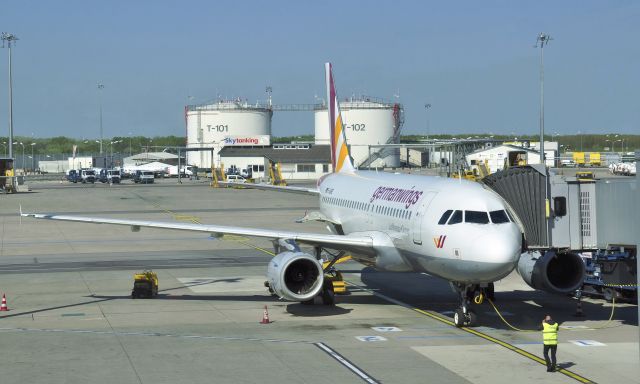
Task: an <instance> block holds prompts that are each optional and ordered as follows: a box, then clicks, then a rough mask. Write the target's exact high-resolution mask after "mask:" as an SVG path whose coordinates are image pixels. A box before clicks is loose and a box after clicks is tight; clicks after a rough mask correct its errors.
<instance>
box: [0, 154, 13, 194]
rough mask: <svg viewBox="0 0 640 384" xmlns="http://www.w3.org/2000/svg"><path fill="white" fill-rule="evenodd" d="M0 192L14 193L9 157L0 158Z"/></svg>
mask: <svg viewBox="0 0 640 384" xmlns="http://www.w3.org/2000/svg"><path fill="white" fill-rule="evenodd" d="M0 190H1V191H3V192H4V193H13V192H16V186H15V174H14V171H13V159H12V158H9V157H3V158H0Z"/></svg>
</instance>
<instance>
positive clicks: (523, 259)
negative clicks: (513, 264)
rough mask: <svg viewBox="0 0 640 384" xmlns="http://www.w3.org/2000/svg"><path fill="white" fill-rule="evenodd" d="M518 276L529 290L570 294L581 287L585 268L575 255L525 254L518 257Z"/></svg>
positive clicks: (551, 253) (551, 252) (554, 253)
mask: <svg viewBox="0 0 640 384" xmlns="http://www.w3.org/2000/svg"><path fill="white" fill-rule="evenodd" d="M518 274H519V275H520V276H521V277H522V279H523V280H524V281H525V282H526V283H527V284H528V285H529V286H530V287H531V288H534V289H540V290H543V291H547V292H550V293H570V292H573V291H575V290H576V289H578V288H580V286H581V285H582V282H583V280H584V275H585V267H584V262H583V261H582V258H580V256H578V255H576V254H575V253H556V252H554V251H547V252H545V253H544V255H542V254H541V253H540V252H527V253H523V254H522V255H520V260H519V261H518Z"/></svg>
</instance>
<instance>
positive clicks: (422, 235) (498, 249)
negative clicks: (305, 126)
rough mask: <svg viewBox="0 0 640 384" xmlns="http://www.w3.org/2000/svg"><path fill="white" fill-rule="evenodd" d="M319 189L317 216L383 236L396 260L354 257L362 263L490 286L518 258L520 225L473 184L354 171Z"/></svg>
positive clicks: (333, 178)
mask: <svg viewBox="0 0 640 384" xmlns="http://www.w3.org/2000/svg"><path fill="white" fill-rule="evenodd" d="M318 190H319V191H320V211H321V212H322V213H323V214H324V215H325V216H326V217H327V218H329V220H330V221H332V222H333V223H335V224H336V228H337V229H338V230H340V228H341V229H342V232H343V233H344V234H345V235H349V234H353V233H363V232H364V233H367V232H369V233H380V234H381V235H382V236H388V237H389V238H390V240H391V242H392V243H393V246H394V247H395V249H394V251H397V254H399V256H400V257H399V258H397V260H400V262H395V263H393V264H389V263H385V262H384V260H381V258H384V255H380V254H378V255H377V256H376V257H374V258H372V257H371V255H358V254H356V253H354V254H353V257H354V258H355V259H356V260H359V261H361V262H363V263H365V264H366V263H369V264H375V265H377V266H378V267H380V266H382V267H383V268H386V269H389V270H395V271H417V272H426V273H429V274H432V275H436V276H440V277H442V278H445V279H447V280H450V281H456V282H464V283H487V282H493V281H496V280H499V279H501V278H502V277H504V276H506V275H507V274H509V273H510V272H511V271H512V270H513V269H514V268H515V266H516V264H517V262H518V259H519V257H520V250H521V233H520V230H519V228H518V226H517V225H516V224H515V223H514V222H513V220H512V219H510V218H509V217H508V216H507V213H506V207H505V204H504V202H503V201H502V199H501V198H500V197H499V196H498V195H497V194H495V193H494V192H492V191H489V190H487V189H485V188H483V187H482V186H481V185H480V184H478V183H474V182H470V181H466V180H454V179H447V178H441V177H431V176H417V175H407V174H392V173H384V172H375V171H357V172H355V173H333V174H330V175H327V176H325V177H323V178H321V179H320V180H319V181H318ZM447 211H451V212H449V215H445V212H447ZM456 211H459V212H456ZM501 211H502V212H503V213H500V212H501ZM483 213H484V215H483ZM443 216H446V217H444V219H448V220H445V223H442V224H439V221H442V218H443ZM454 216H455V217H454ZM458 221H459V222H458Z"/></svg>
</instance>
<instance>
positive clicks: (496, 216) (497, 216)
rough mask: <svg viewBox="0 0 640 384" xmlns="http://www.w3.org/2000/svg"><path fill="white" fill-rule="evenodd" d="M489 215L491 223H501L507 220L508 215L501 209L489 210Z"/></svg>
mask: <svg viewBox="0 0 640 384" xmlns="http://www.w3.org/2000/svg"><path fill="white" fill-rule="evenodd" d="M489 216H491V222H492V223H493V224H502V223H508V222H509V217H507V213H506V212H505V211H504V210H502V209H501V210H499V211H491V212H489Z"/></svg>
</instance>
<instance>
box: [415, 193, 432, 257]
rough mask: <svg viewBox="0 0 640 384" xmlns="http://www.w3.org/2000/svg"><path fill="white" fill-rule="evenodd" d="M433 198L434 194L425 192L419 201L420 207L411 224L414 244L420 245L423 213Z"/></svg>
mask: <svg viewBox="0 0 640 384" xmlns="http://www.w3.org/2000/svg"><path fill="white" fill-rule="evenodd" d="M435 196H436V192H427V193H426V194H425V195H424V197H423V198H422V200H420V205H419V206H418V209H417V210H416V214H415V215H414V216H413V223H412V227H413V243H414V244H422V228H423V226H424V219H425V213H426V212H427V208H428V207H429V204H431V201H432V200H433V198H434V197H435Z"/></svg>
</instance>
